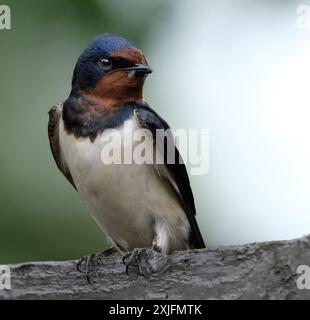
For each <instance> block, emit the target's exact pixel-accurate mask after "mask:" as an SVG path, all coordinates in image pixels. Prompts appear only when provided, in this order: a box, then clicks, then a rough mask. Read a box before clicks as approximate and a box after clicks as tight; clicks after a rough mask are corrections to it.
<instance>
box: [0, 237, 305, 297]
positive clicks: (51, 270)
mask: <svg viewBox="0 0 310 320" xmlns="http://www.w3.org/2000/svg"><path fill="white" fill-rule="evenodd" d="M309 247H310V236H307V237H303V238H300V239H297V240H290V241H273V242H262V243H254V244H247V245H241V246H229V247H216V248H209V249H207V250H190V251H179V252H175V253H173V254H172V255H171V256H163V255H160V254H158V253H155V252H153V251H151V250H147V249H142V251H141V254H140V257H142V258H141V260H142V268H144V269H145V270H147V269H148V264H147V263H146V261H148V262H149V264H150V265H151V267H152V269H153V271H154V272H153V273H152V274H151V275H148V276H146V277H144V276H136V273H135V272H134V271H133V270H131V272H130V275H129V276H128V275H127V274H126V272H125V266H124V264H123V263H122V257H121V256H120V255H114V256H110V257H106V258H104V261H103V262H102V264H100V265H98V266H97V267H96V271H95V272H94V273H93V274H92V277H91V281H92V283H91V284H89V283H88V282H87V280H86V277H85V274H83V273H80V272H78V271H77V269H76V261H64V262H33V263H21V264H15V265H10V267H11V285H12V289H11V290H0V299H186V300H189V299H310V290H306V289H304V290H300V289H298V288H297V286H296V280H297V277H298V276H299V275H297V274H296V269H297V267H298V266H299V265H309V266H310V250H309Z"/></svg>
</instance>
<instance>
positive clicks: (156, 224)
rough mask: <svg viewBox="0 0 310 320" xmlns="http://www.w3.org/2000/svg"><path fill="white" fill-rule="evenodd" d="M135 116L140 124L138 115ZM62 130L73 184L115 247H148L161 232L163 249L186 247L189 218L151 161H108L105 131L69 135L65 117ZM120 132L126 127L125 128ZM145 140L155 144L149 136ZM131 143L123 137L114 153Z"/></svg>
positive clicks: (160, 237)
mask: <svg viewBox="0 0 310 320" xmlns="http://www.w3.org/2000/svg"><path fill="white" fill-rule="evenodd" d="M131 121H132V124H133V127H136V126H137V122H136V120H135V118H134V117H133V118H132V119H131ZM59 130H60V146H61V151H62V153H63V156H64V160H65V161H66V163H67V165H68V167H69V170H70V173H71V175H72V178H73V180H74V183H75V185H76V187H77V189H78V191H79V192H80V194H81V196H82V198H83V200H84V201H85V203H86V205H87V208H88V210H89V211H90V213H91V214H92V216H93V218H94V219H95V220H96V222H97V224H98V225H99V227H100V228H101V229H102V230H103V231H104V232H105V234H106V236H107V237H108V238H109V240H110V241H111V242H112V244H113V245H114V246H116V247H117V248H118V249H119V250H122V251H123V250H132V249H133V248H137V247H150V246H151V245H152V241H153V239H154V237H155V235H157V238H158V242H157V245H158V246H159V247H160V248H161V250H162V252H163V253H169V252H171V251H172V250H176V249H185V248H186V239H187V236H188V231H189V223H188V220H187V218H186V215H185V213H184V211H183V209H182V207H181V205H180V203H179V201H178V199H177V197H175V193H174V192H173V191H172V190H171V188H169V187H168V188H167V187H165V184H164V182H163V180H162V179H161V178H160V177H159V175H158V174H157V173H156V170H154V166H153V165H145V164H144V165H140V164H105V163H104V162H103V161H102V158H101V157H102V149H103V147H104V146H105V145H106V142H104V141H103V139H102V136H99V135H98V137H97V138H96V140H95V141H93V142H91V141H90V139H88V138H76V137H74V136H73V135H68V134H67V133H66V131H65V130H64V126H63V122H62V121H61V122H60V128H59ZM119 131H120V132H123V127H122V128H119ZM105 134H106V133H105V132H104V133H103V136H104V135H105ZM146 144H147V145H148V146H149V147H150V148H153V141H152V139H151V138H150V139H149V141H147V142H146ZM128 148H131V149H132V145H126V144H124V141H123V139H122V141H121V142H120V144H119V146H118V148H117V150H116V152H121V150H123V152H125V153H126V152H128V151H129V150H128ZM130 151H131V150H130ZM114 152H115V150H114Z"/></svg>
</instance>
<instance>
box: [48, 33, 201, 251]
mask: <svg viewBox="0 0 310 320" xmlns="http://www.w3.org/2000/svg"><path fill="white" fill-rule="evenodd" d="M151 72H152V70H151V69H150V67H149V65H148V63H147V60H146V58H145V55H144V54H143V53H142V51H140V50H139V49H137V48H136V47H135V46H133V45H132V44H131V43H130V42H128V41H127V40H125V39H123V38H121V37H119V36H116V35H110V34H104V35H101V36H99V37H97V38H96V39H95V40H94V41H93V42H92V43H91V44H90V46H89V47H88V48H87V49H86V50H85V51H84V52H83V53H82V54H81V56H80V57H79V58H78V61H77V63H76V65H75V68H74V72H73V77H72V86H71V92H70V94H69V97H68V98H67V99H66V100H65V101H64V102H63V103H59V104H57V105H55V106H54V107H52V108H51V109H50V111H49V123H48V135H49V141H50V146H51V150H52V153H53V156H54V159H55V162H56V164H57V166H58V168H59V170H60V171H61V172H62V173H63V174H64V176H65V177H66V178H67V179H68V180H69V182H70V183H71V184H72V185H73V187H74V188H75V189H76V190H77V191H78V192H79V193H80V195H81V197H82V199H83V201H84V202H85V204H86V206H87V208H88V210H89V212H90V213H91V215H92V217H93V218H94V219H95V221H96V223H97V224H98V226H99V227H100V229H101V230H102V231H103V232H104V233H105V235H106V237H107V239H108V240H109V242H111V245H112V248H111V249H109V250H108V251H107V252H108V253H110V252H113V250H116V251H118V252H121V253H122V254H125V253H128V252H130V251H132V250H133V249H135V248H144V247H152V248H153V249H154V250H156V251H158V252H160V253H163V254H170V253H171V252H172V251H174V250H183V249H189V248H205V244H204V241H203V238H202V236H201V233H200V230H199V228H198V225H197V222H196V218H195V215H196V210H195V204H194V198H193V193H192V190H191V186H190V182H189V178H188V175H187V171H186V167H185V165H184V164H183V163H182V161H176V163H174V164H173V163H172V164H171V163H168V162H167V161H166V160H165V161H164V163H163V164H159V165H157V164H156V163H154V164H136V163H133V164H130V165H128V164H106V163H104V161H102V158H101V153H100V150H101V149H102V147H103V142H102V141H103V139H102V137H104V135H105V134H106V131H107V129H112V128H114V129H117V130H119V131H120V132H122V130H123V129H124V123H125V121H127V122H128V121H129V122H130V123H131V124H132V125H133V127H135V128H145V129H148V130H150V132H152V137H151V138H149V141H147V144H146V145H147V146H148V147H149V148H152V149H153V150H156V148H157V146H156V139H155V135H156V130H157V129H164V130H166V129H169V126H168V124H167V122H166V121H165V120H163V119H162V118H161V117H160V116H159V115H158V114H157V113H156V112H155V111H154V110H153V109H151V108H150V106H149V105H148V104H147V103H146V102H145V101H144V100H143V85H144V82H145V79H146V77H147V75H148V74H150V73H151ZM131 147H132V146H126V145H124V141H120V142H119V144H118V145H117V144H116V145H115V146H114V148H115V150H119V149H120V148H124V150H125V152H126V148H131ZM173 147H174V149H175V154H176V158H177V159H181V157H180V155H179V152H178V150H177V148H176V146H175V145H173ZM165 159H166V157H165Z"/></svg>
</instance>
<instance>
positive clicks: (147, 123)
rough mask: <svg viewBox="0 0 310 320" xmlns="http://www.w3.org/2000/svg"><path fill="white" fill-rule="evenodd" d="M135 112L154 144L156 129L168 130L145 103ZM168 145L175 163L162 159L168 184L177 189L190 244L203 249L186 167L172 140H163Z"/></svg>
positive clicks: (139, 104) (167, 126)
mask: <svg viewBox="0 0 310 320" xmlns="http://www.w3.org/2000/svg"><path fill="white" fill-rule="evenodd" d="M135 112H136V115H137V117H138V119H139V122H140V123H141V125H142V126H143V128H147V129H149V130H150V131H152V134H153V137H154V143H155V137H156V129H163V130H167V129H170V128H169V125H168V124H167V122H166V121H165V120H163V119H162V118H161V117H160V116H159V115H158V114H157V113H156V112H155V111H154V110H153V109H151V108H150V107H149V106H148V105H147V104H146V103H145V102H143V103H138V104H136V106H135ZM168 140H169V141H168ZM169 143H173V147H174V148H175V159H176V161H175V163H174V164H169V163H167V158H166V157H164V158H165V167H166V168H167V169H168V172H169V174H170V179H169V180H170V184H172V187H174V188H177V190H176V191H177V193H178V195H179V199H180V201H181V203H182V206H183V208H184V211H185V213H186V215H187V219H188V221H189V223H190V226H191V235H190V244H191V245H192V246H193V247H194V248H197V249H199V248H205V244H204V241H203V238H202V236H201V233H200V230H199V227H198V225H197V221H196V218H195V215H196V209H195V203H194V197H193V193H192V189H191V186H190V182H189V178H188V174H187V171H186V167H185V165H184V163H183V161H179V159H182V158H181V156H180V154H179V151H178V149H177V147H176V146H175V145H174V142H173V140H172V139H165V148H167V144H169Z"/></svg>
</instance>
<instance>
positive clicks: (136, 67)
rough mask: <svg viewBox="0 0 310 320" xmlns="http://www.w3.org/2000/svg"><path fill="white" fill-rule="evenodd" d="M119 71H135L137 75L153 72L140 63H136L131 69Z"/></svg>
mask: <svg viewBox="0 0 310 320" xmlns="http://www.w3.org/2000/svg"><path fill="white" fill-rule="evenodd" d="M115 71H116V70H115ZM119 71H128V72H130V71H136V72H139V73H140V72H141V73H143V74H149V73H152V72H153V70H152V69H151V68H150V67H149V66H147V65H146V64H140V63H136V64H135V65H134V66H133V67H129V68H123V69H119Z"/></svg>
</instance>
